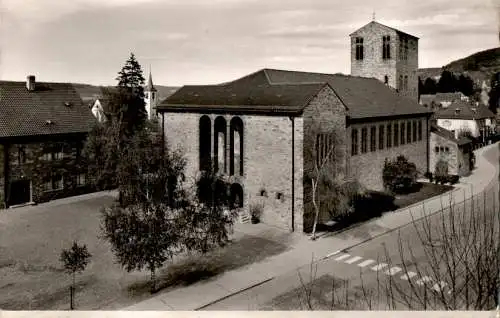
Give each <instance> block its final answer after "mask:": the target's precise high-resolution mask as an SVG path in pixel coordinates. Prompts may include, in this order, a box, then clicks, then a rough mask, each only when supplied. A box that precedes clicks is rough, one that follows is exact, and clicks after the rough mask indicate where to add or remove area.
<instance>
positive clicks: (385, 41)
mask: <svg viewBox="0 0 500 318" xmlns="http://www.w3.org/2000/svg"><path fill="white" fill-rule="evenodd" d="M390 58H391V37H390V36H388V35H385V36H383V37H382V59H384V60H388V59H390Z"/></svg>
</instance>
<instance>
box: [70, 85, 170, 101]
mask: <svg viewBox="0 0 500 318" xmlns="http://www.w3.org/2000/svg"><path fill="white" fill-rule="evenodd" d="M73 86H74V87H75V89H76V91H77V92H78V93H79V94H80V97H81V98H82V99H83V101H84V102H85V101H88V100H91V99H93V98H95V97H96V96H101V95H102V94H103V92H102V89H103V88H104V89H109V88H110V87H113V86H99V85H91V84H81V83H73ZM155 88H156V89H157V90H158V95H159V96H160V100H163V99H165V98H167V97H169V96H170V95H172V94H173V93H174V92H175V91H177V90H178V89H179V87H176V86H163V85H155Z"/></svg>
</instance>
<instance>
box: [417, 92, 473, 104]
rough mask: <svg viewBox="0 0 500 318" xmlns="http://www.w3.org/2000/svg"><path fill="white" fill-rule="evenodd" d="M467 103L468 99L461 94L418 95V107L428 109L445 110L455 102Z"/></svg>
mask: <svg viewBox="0 0 500 318" xmlns="http://www.w3.org/2000/svg"><path fill="white" fill-rule="evenodd" d="M460 101H463V102H469V97H467V96H465V95H464V94H463V93H461V92H455V93H436V94H422V95H420V105H424V106H426V107H430V108H439V107H443V108H446V107H448V106H450V105H451V104H452V103H456V102H460Z"/></svg>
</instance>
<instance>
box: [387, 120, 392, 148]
mask: <svg viewBox="0 0 500 318" xmlns="http://www.w3.org/2000/svg"><path fill="white" fill-rule="evenodd" d="M391 147H392V124H388V125H387V148H391Z"/></svg>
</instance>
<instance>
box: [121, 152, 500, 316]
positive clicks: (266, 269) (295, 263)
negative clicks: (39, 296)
mask: <svg viewBox="0 0 500 318" xmlns="http://www.w3.org/2000/svg"><path fill="white" fill-rule="evenodd" d="M493 148H494V149H493ZM489 151H495V152H497V155H498V144H493V145H489V146H487V147H484V148H482V149H479V150H477V151H475V153H476V158H477V159H476V162H477V163H476V166H477V168H476V169H475V170H474V171H473V173H472V174H471V175H470V176H468V177H464V178H462V180H461V182H460V184H458V185H457V189H456V190H454V191H452V192H451V193H450V194H445V195H443V196H444V197H445V198H442V197H443V196H440V197H437V198H431V199H429V200H427V201H425V204H424V206H425V209H423V208H422V206H423V205H422V202H421V203H419V204H416V205H414V206H410V207H406V208H404V209H401V210H398V211H394V212H391V213H386V214H384V215H383V216H382V217H380V218H378V219H374V220H372V221H369V222H366V223H363V224H361V225H359V226H356V227H354V228H351V229H348V230H346V231H343V232H341V233H327V234H326V235H324V236H323V237H321V238H320V239H318V240H316V241H311V240H309V239H307V237H306V236H304V235H302V236H303V239H301V240H296V241H295V243H294V246H293V248H292V249H291V250H289V251H287V252H284V253H282V254H279V255H276V256H272V257H269V258H267V259H265V260H264V261H262V262H260V263H255V264H251V265H249V266H245V267H243V268H241V269H238V270H234V271H230V272H226V273H224V274H222V275H220V276H218V277H216V278H215V279H213V280H210V281H203V282H199V283H196V284H193V285H191V286H188V287H185V288H178V289H175V290H172V291H170V292H166V293H163V294H160V295H158V296H156V297H153V298H151V299H149V300H146V301H144V302H140V303H138V304H135V305H133V306H130V307H127V308H124V310H198V309H202V308H203V307H206V306H208V305H210V304H212V303H214V302H217V301H218V300H221V299H224V298H228V297H230V296H231V295H233V294H236V293H239V292H242V291H244V290H247V289H250V288H252V287H255V286H258V285H261V284H264V283H266V282H268V281H270V280H272V279H273V278H275V277H277V276H279V275H282V274H284V273H286V272H290V271H293V270H295V269H296V268H298V267H301V266H304V265H307V264H310V263H311V259H312V257H313V256H314V259H315V260H316V261H317V260H320V259H325V258H328V257H331V256H333V255H335V254H337V253H339V252H340V251H342V250H347V249H349V248H352V247H354V246H357V245H359V244H362V243H364V242H366V241H368V240H371V239H373V238H374V237H377V236H380V235H383V234H385V233H388V232H390V231H393V230H395V229H398V228H400V227H402V226H404V225H407V224H409V223H411V222H412V220H414V219H415V220H416V219H419V218H421V217H423V216H425V215H429V214H431V213H434V212H437V211H439V210H440V209H441V202H443V205H444V206H446V205H447V204H448V202H449V197H450V195H451V196H453V198H454V201H455V203H457V202H460V201H463V200H464V194H465V196H466V197H467V198H468V197H470V196H471V194H477V193H481V192H482V191H483V190H485V189H486V188H487V187H488V186H490V185H491V184H492V182H493V181H495V180H494V179H495V178H497V177H498V169H497V166H494V165H492V164H491V163H490V162H489V161H488V160H487V159H486V158H485V157H484V155H485V153H486V152H489ZM497 158H498V156H497ZM471 185H473V187H471Z"/></svg>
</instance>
